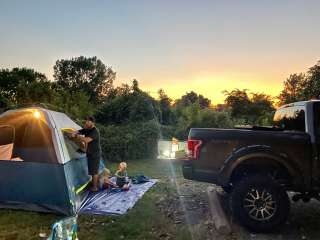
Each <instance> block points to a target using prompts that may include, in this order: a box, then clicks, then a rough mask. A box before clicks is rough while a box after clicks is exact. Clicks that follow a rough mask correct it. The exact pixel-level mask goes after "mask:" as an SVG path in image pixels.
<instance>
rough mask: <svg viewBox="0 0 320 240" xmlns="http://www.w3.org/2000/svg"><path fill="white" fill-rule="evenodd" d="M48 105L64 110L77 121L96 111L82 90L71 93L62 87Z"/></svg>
mask: <svg viewBox="0 0 320 240" xmlns="http://www.w3.org/2000/svg"><path fill="white" fill-rule="evenodd" d="M47 107H48V108H50V109H52V110H57V111H61V112H64V113H66V114H68V115H69V116H70V117H71V118H73V119H75V120H77V121H80V120H81V119H84V118H85V117H86V116H89V115H93V114H94V113H95V107H94V105H93V104H91V103H90V101H89V97H88V96H87V95H86V94H85V93H84V92H81V91H78V92H72V93H70V92H68V91H63V90H61V89H60V90H58V91H56V92H55V97H54V99H53V101H51V102H50V105H48V106H47Z"/></svg>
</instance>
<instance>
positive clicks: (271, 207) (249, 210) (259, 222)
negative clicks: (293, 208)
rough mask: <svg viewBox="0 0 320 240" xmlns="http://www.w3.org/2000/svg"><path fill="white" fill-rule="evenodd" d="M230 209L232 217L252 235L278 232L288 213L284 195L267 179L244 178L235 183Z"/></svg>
mask: <svg viewBox="0 0 320 240" xmlns="http://www.w3.org/2000/svg"><path fill="white" fill-rule="evenodd" d="M230 205H231V210H232V213H233V215H234V217H235V218H237V219H238V221H239V222H240V224H242V225H243V226H244V227H246V228H248V229H249V230H251V231H253V232H270V231H272V230H275V229H277V228H279V227H280V226H281V225H282V224H284V223H285V222H286V220H287V217H288V215H289V211H290V200H289V198H288V195H287V193H286V191H285V190H284V189H283V188H282V187H281V186H280V185H279V184H277V183H276V182H275V181H274V180H273V179H272V178H271V177H269V176H266V175H259V176H258V175H253V176H247V177H246V178H244V179H242V180H241V181H239V182H238V183H235V185H234V188H233V191H232V194H231V202H230Z"/></svg>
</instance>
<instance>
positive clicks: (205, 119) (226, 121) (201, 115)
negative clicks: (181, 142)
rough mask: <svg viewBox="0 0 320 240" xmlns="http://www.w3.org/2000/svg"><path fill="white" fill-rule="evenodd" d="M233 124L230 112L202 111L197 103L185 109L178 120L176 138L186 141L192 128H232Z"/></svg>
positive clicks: (208, 109)
mask: <svg viewBox="0 0 320 240" xmlns="http://www.w3.org/2000/svg"><path fill="white" fill-rule="evenodd" d="M232 127H233V122H232V120H231V116H230V114H229V113H228V112H218V111H215V110H213V109H210V108H207V109H201V107H200V106H199V105H198V104H197V103H195V104H193V105H190V106H188V107H186V108H184V109H183V110H182V111H181V113H180V116H179V117H178V119H177V124H176V126H175V136H176V137H177V138H179V139H186V138H187V136H188V133H189V130H190V128H232Z"/></svg>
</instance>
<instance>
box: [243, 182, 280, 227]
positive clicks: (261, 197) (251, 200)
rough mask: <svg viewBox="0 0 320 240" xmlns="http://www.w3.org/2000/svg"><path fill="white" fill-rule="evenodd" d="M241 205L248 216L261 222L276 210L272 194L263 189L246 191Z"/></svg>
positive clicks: (271, 215) (270, 216)
mask: <svg viewBox="0 0 320 240" xmlns="http://www.w3.org/2000/svg"><path fill="white" fill-rule="evenodd" d="M243 207H244V209H245V210H246V211H247V213H248V215H249V217H250V218H252V219H254V220H256V221H261V222H262V221H266V220H268V219H270V218H272V217H273V216H274V214H275V213H276V210H277V205H276V202H275V201H274V199H273V197H272V194H271V193H269V192H268V191H267V190H265V189H262V190H260V189H255V188H252V189H251V190H250V191H249V192H248V193H247V195H246V197H245V198H244V203H243Z"/></svg>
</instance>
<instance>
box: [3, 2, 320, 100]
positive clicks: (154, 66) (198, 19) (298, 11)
mask: <svg viewBox="0 0 320 240" xmlns="http://www.w3.org/2000/svg"><path fill="white" fill-rule="evenodd" d="M319 9H320V1H307V0H304V1H295V0H276V1H273V0H269V1H256V0H252V1H249V0H246V1H245V0H243V1H242V0H237V1H231V0H221V1H215V0H210V1H205V0H199V1H188V0H175V1H174V0H161V1H160V0H159V1H155V0H145V1H142V0H141V1H140V0H130V1H129V0H128V1H124V0H117V1H115V0H114V1H106V0H105V1H104V0H90V1H88V0H85V1H84V0H77V1H73V0H68V1H60V0H55V1H46V0H38V1H36V0H28V1H16V0H0V68H12V67H16V66H19V67H31V68H34V69H36V70H37V71H39V72H43V73H45V74H46V75H47V76H48V78H49V79H52V78H53V77H52V74H53V65H54V63H55V61H56V60H58V59H62V58H71V57H76V56H80V55H84V56H97V57H98V58H100V59H101V60H102V61H103V62H104V63H105V64H106V65H107V66H110V67H112V69H113V70H115V71H116V72H117V80H116V82H115V85H120V84H122V83H130V82H131V81H132V79H137V80H138V81H139V83H140V87H141V88H142V89H143V90H145V91H148V92H150V93H151V94H152V95H155V94H156V92H157V90H158V89H160V88H162V89H164V90H165V92H166V93H167V94H168V95H169V96H170V97H172V98H179V97H180V96H181V95H183V94H185V93H186V92H187V91H191V90H193V91H195V92H197V93H199V94H202V95H204V96H206V97H208V98H210V99H211V100H212V102H213V103H222V102H223V99H224V95H223V93H222V91H223V90H229V91H230V90H232V89H234V88H239V89H249V90H250V91H252V92H263V93H266V94H270V95H273V96H275V95H278V94H279V92H280V91H281V89H282V87H283V85H282V83H283V81H284V80H285V79H286V78H287V77H288V76H289V75H290V74H291V73H299V72H305V71H307V69H308V68H309V67H311V66H313V65H314V64H316V62H317V61H318V60H320V54H319V53H320V44H319V42H320V31H319V23H320V14H319Z"/></svg>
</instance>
